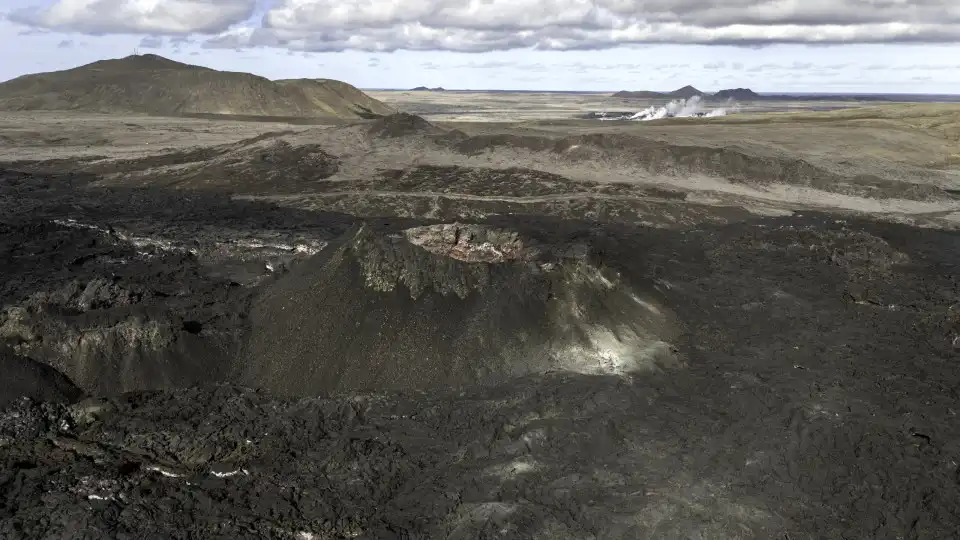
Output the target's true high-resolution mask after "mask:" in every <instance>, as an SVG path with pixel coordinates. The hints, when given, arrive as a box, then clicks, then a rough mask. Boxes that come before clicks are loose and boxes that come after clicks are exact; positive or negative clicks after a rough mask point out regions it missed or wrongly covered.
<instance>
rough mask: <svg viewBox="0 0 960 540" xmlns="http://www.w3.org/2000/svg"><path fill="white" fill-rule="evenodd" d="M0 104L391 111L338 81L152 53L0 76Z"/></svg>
mask: <svg viewBox="0 0 960 540" xmlns="http://www.w3.org/2000/svg"><path fill="white" fill-rule="evenodd" d="M0 110H76V111H90V112H102V113H140V114H156V115H164V116H178V115H185V114H228V115H245V116H280V117H310V118H313V117H320V118H346V119H350V118H365V117H377V116H383V115H387V114H391V113H393V112H395V111H394V110H393V109H392V108H390V107H388V106H387V105H385V104H384V103H382V102H380V101H377V100H376V99H373V98H372V97H370V96H368V95H367V94H365V93H363V92H362V91H360V90H359V89H358V88H356V87H354V86H351V85H349V84H347V83H344V82H341V81H335V80H331V79H288V80H278V81H271V80H270V79H266V78H264V77H260V76H257V75H252V74H250V73H237V72H229V71H217V70H214V69H210V68H205V67H201V66H193V65H190V64H183V63H180V62H175V61H173V60H170V59H167V58H163V57H162V56H157V55H153V54H145V55H133V56H128V57H126V58H120V59H114V60H101V61H98V62H94V63H92V64H87V65H84V66H80V67H76V68H73V69H68V70H64V71H55V72H51V73H39V74H35V75H25V76H22V77H18V78H16V79H13V80H10V81H7V82H4V83H0Z"/></svg>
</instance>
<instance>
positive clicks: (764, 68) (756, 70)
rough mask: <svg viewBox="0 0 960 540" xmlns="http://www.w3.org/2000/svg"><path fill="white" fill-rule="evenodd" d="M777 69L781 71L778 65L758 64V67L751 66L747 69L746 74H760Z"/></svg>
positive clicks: (781, 67)
mask: <svg viewBox="0 0 960 540" xmlns="http://www.w3.org/2000/svg"><path fill="white" fill-rule="evenodd" d="M777 69H783V66H781V65H780V64H760V65H758V66H751V67H749V68H747V73H760V72H762V71H770V70H777Z"/></svg>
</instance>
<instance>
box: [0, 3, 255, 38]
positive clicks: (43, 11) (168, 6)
mask: <svg viewBox="0 0 960 540" xmlns="http://www.w3.org/2000/svg"><path fill="white" fill-rule="evenodd" d="M255 7H256V0H164V1H163V2H157V3H156V5H150V4H148V3H144V2H139V1H137V0H92V1H91V0H57V1H56V2H54V3H53V4H52V5H50V6H48V7H43V8H23V9H18V10H15V11H13V12H12V13H11V14H10V15H9V19H10V20H11V21H13V22H16V23H20V24H25V25H28V26H33V27H38V28H49V29H53V30H58V31H73V32H80V33H86V34H93V35H101V34H144V33H147V34H158V35H161V34H162V35H176V34H192V33H200V34H216V33H218V32H222V31H224V30H226V29H227V28H229V27H230V26H231V25H234V24H236V23H239V22H243V21H244V20H246V19H248V18H249V17H250V16H251V15H252V14H253V10H254V8H255Z"/></svg>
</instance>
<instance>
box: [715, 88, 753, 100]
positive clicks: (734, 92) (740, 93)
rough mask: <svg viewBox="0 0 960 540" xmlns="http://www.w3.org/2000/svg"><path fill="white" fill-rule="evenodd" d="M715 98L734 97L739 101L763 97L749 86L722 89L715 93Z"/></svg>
mask: <svg viewBox="0 0 960 540" xmlns="http://www.w3.org/2000/svg"><path fill="white" fill-rule="evenodd" d="M713 98H714V99H733V100H737V101H750V100H756V99H761V96H760V94H758V93H756V92H754V91H753V90H751V89H749V88H729V89H726V90H721V91H719V92H717V93H716V94H714V95H713Z"/></svg>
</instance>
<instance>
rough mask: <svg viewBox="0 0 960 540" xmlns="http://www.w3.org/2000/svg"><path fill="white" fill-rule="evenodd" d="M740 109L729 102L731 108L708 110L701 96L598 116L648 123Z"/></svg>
mask: <svg viewBox="0 0 960 540" xmlns="http://www.w3.org/2000/svg"><path fill="white" fill-rule="evenodd" d="M739 109H740V107H739V106H738V105H737V104H736V103H733V102H732V101H731V102H729V106H727V107H718V108H716V109H708V108H706V107H704V105H703V99H702V98H701V97H700V96H693V97H691V98H690V99H675V100H673V101H671V102H670V103H667V104H666V105H663V106H662V107H657V106H656V105H651V106H650V107H647V108H646V109H644V110H642V111H640V112H638V113H634V114H624V115H619V116H608V115H607V114H606V113H598V114H597V116H598V118H599V119H600V120H637V121H640V122H646V121H649V120H660V119H661V118H690V117H700V118H712V117H716V116H726V115H728V114H732V113H735V112H737V111H739Z"/></svg>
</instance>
